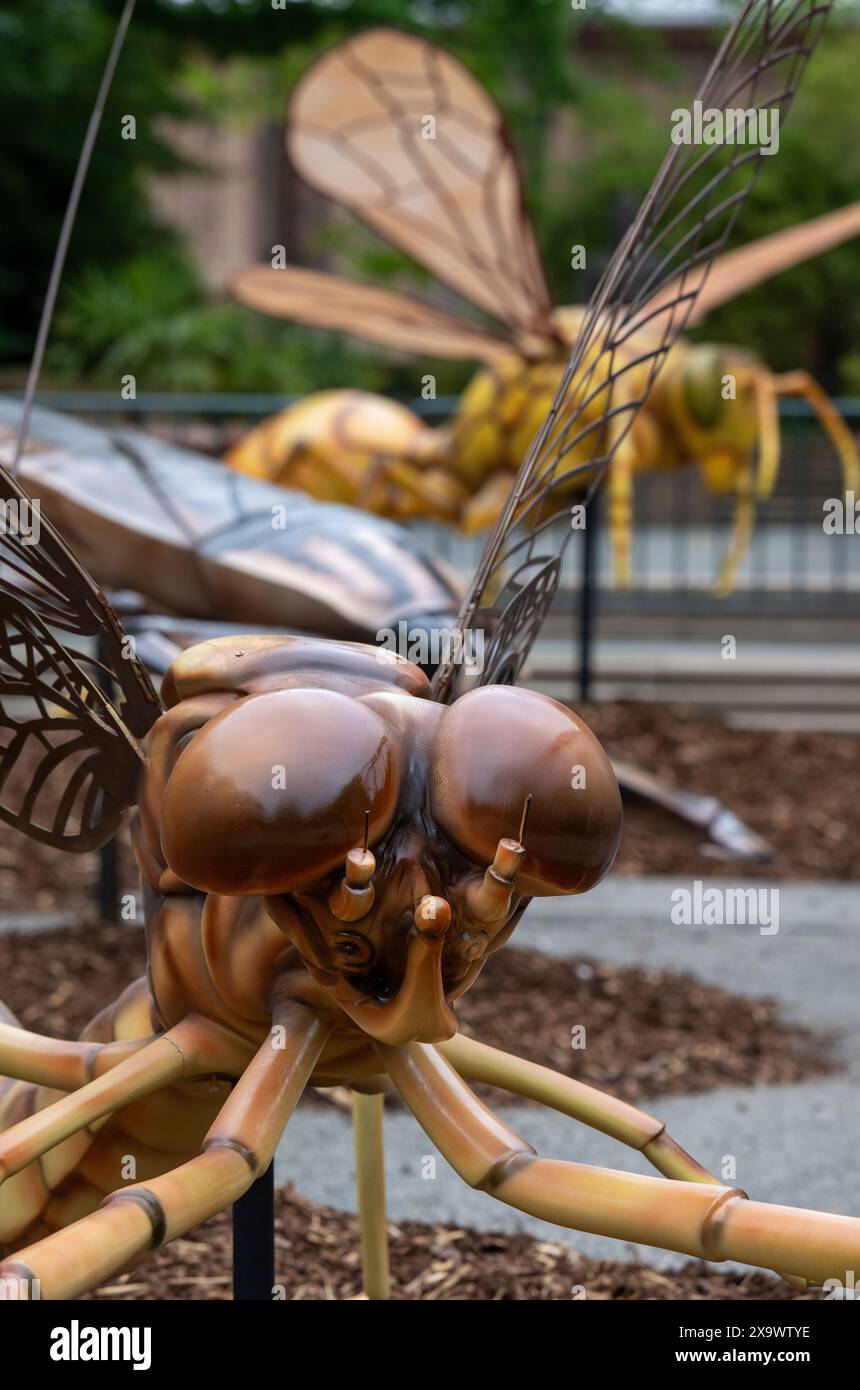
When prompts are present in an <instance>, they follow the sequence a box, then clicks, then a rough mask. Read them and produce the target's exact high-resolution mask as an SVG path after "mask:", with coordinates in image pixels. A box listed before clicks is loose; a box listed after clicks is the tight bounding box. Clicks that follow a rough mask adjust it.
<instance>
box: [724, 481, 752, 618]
mask: <svg viewBox="0 0 860 1390" xmlns="http://www.w3.org/2000/svg"><path fill="white" fill-rule="evenodd" d="M755 515H756V505H755V494H754V491H753V481H752V472H751V470H750V468H749V466H745V467H744V468H743V470H742V471H741V472H740V473H739V475H738V486H737V493H736V495H735V516H734V521H733V522H732V534H731V538H730V540H729V546H728V549H727V551H726V553H725V556H724V557H723V563H722V565H721V566H720V572H719V574H718V575H717V579H716V582H715V584H714V593H715V595H716V596H717V598H725V597H726V595H727V594H730V593H731V591H732V589H733V588H734V585H735V580H736V578H737V573H738V566H739V565H740V562H741V560H742V559H743V557H744V555H745V554H746V551H747V548H748V546H749V543H750V539H751V537H752V533H753V530H754V529H755Z"/></svg>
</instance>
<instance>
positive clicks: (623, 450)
mask: <svg viewBox="0 0 860 1390" xmlns="http://www.w3.org/2000/svg"><path fill="white" fill-rule="evenodd" d="M615 424H616V428H621V425H620V424H619V423H618V422H615ZM634 458H635V453H634V449H633V440H632V435H631V434H627V435H625V436H624V437H623V438H622V439H621V442H620V444H619V445H618V447H617V448H616V450H615V453H614V454H612V456H611V458H610V461H609V477H608V479H607V488H608V492H609V541H610V546H611V549H612V571H613V574H614V577H615V585H616V588H619V589H629V588H630V586H631V584H632V583H633V567H632V562H631V548H632V543H633V464H634Z"/></svg>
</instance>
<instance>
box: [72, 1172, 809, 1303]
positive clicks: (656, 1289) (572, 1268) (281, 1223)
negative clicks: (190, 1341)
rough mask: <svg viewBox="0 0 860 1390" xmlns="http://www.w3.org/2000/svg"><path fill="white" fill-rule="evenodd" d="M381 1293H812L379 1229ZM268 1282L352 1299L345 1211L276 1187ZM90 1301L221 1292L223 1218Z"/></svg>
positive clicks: (698, 1266) (438, 1232) (228, 1284)
mask: <svg viewBox="0 0 860 1390" xmlns="http://www.w3.org/2000/svg"><path fill="white" fill-rule="evenodd" d="M389 1242H390V1252H391V1281H392V1296H393V1298H395V1299H398V1300H409V1299H421V1300H424V1301H429V1300H440V1301H450V1300H469V1301H476V1302H484V1301H487V1302H490V1301H494V1300H495V1301H498V1300H502V1301H506V1302H507V1301H511V1300H529V1301H540V1302H548V1301H557V1300H565V1301H569V1300H571V1299H575V1298H579V1299H581V1298H585V1299H597V1300H600V1301H604V1300H607V1299H618V1300H628V1299H634V1300H637V1301H639V1300H643V1299H645V1300H654V1299H660V1300H664V1299H694V1300H698V1299H708V1300H729V1299H730V1300H735V1301H744V1302H745V1301H748V1300H753V1299H754V1300H756V1301H759V1302H760V1301H769V1300H775V1299H796V1298H803V1299H806V1300H817V1299H819V1298H820V1297H821V1295H820V1294H819V1293H816V1292H811V1293H803V1294H800V1293H797V1292H796V1291H795V1290H793V1289H790V1288H789V1287H788V1286H787V1285H786V1284H784V1283H782V1281H780V1280H778V1279H775V1278H773V1277H771V1276H770V1275H767V1274H723V1273H720V1272H719V1271H718V1270H716V1269H714V1268H712V1267H708V1266H706V1265H704V1264H702V1263H700V1262H698V1261H692V1260H691V1261H689V1262H688V1263H686V1264H684V1265H683V1266H681V1267H680V1268H679V1269H677V1270H672V1271H671V1272H668V1273H667V1272H663V1271H660V1272H658V1271H657V1270H654V1269H650V1268H649V1267H648V1266H647V1265H643V1264H623V1263H620V1262H615V1261H613V1260H587V1259H585V1258H584V1257H582V1256H581V1255H579V1254H577V1252H576V1251H575V1250H574V1249H572V1248H571V1247H569V1246H567V1245H562V1244H560V1243H557V1242H555V1241H546V1240H532V1239H531V1238H530V1237H528V1236H523V1235H497V1234H493V1233H488V1232H479V1231H470V1230H460V1229H456V1228H451V1227H446V1226H428V1225H424V1224H422V1223H420V1222H417V1221H404V1222H401V1223H399V1224H398V1225H396V1226H395V1225H392V1224H389ZM275 1279H276V1281H277V1284H278V1285H279V1286H280V1287H279V1289H278V1294H277V1296H278V1297H279V1298H283V1299H289V1300H299V1299H310V1300H320V1299H326V1300H329V1299H337V1300H341V1299H351V1298H356V1297H359V1296H361V1273H360V1264H359V1246H358V1225H357V1222H356V1220H355V1217H353V1216H349V1215H347V1214H345V1213H344V1212H339V1211H332V1209H331V1208H330V1207H321V1206H317V1205H316V1204H314V1203H312V1202H308V1201H305V1200H304V1199H302V1198H300V1197H298V1196H296V1194H295V1193H294V1192H292V1191H291V1190H290V1189H289V1188H285V1189H282V1190H281V1191H279V1192H278V1193H277V1194H276V1236H275ZM88 1297H93V1298H97V1299H195V1298H205V1299H229V1298H232V1254H231V1222H230V1215H229V1213H227V1212H222V1213H221V1214H220V1215H219V1216H215V1217H213V1218H212V1219H211V1220H210V1221H207V1222H206V1223H205V1225H203V1226H199V1227H198V1228H197V1230H196V1231H191V1232H189V1234H188V1235H187V1236H185V1237H184V1238H183V1239H181V1240H177V1241H174V1242H173V1244H172V1245H170V1246H168V1247H167V1248H166V1249H165V1250H163V1251H160V1252H159V1253H158V1254H157V1255H155V1256H154V1257H153V1259H152V1260H151V1261H149V1262H148V1263H146V1264H144V1265H141V1266H140V1268H138V1269H136V1270H133V1271H132V1272H131V1273H129V1274H126V1275H123V1276H122V1277H121V1278H119V1279H116V1280H114V1281H112V1282H111V1283H108V1284H106V1285H105V1286H104V1287H103V1288H101V1289H99V1290H98V1292H97V1293H95V1294H93V1295H88Z"/></svg>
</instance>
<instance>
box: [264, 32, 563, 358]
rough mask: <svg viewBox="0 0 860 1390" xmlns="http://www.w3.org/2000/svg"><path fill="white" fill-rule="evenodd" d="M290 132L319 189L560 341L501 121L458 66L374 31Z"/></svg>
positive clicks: (521, 322) (506, 313)
mask: <svg viewBox="0 0 860 1390" xmlns="http://www.w3.org/2000/svg"><path fill="white" fill-rule="evenodd" d="M288 123H289V124H288V133H287V149H288V151H289V154H290V157H291V159H292V161H293V164H294V165H295V168H296V170H297V171H298V173H299V174H300V175H301V177H302V178H303V179H304V180H305V182H307V183H308V184H310V186H311V187H312V188H315V189H317V190H318V191H319V192H321V193H324V194H326V195H327V196H328V197H329V198H332V199H333V200H334V201H335V202H338V203H342V204H343V205H345V206H346V207H348V208H350V209H351V210H352V211H353V212H355V213H357V214H358V216H359V217H361V218H362V219H363V221H365V222H366V223H368V224H369V225H370V226H371V227H372V228H373V229H374V231H376V232H379V233H380V234H381V235H382V236H383V237H385V238H386V239H387V240H388V241H390V242H392V243H393V244H394V245H395V246H398V247H400V248H402V249H403V250H404V251H406V252H408V254H409V255H410V256H412V257H413V258H414V259H415V260H416V261H418V262H420V264H421V265H423V266H426V267H427V268H428V269H429V270H432V271H433V273H434V274H435V275H437V276H438V277H439V279H440V280H442V281H443V283H445V284H446V285H449V286H450V287H451V288H452V289H454V290H456V291H457V292H458V293H459V294H461V295H463V296H464V298H466V299H468V300H469V301H470V302H471V303H473V304H476V305H478V306H479V307H480V308H481V309H484V310H486V311H487V312H488V313H490V314H493V315H494V316H495V317H496V318H499V319H501V320H503V321H504V322H505V323H507V324H508V325H509V326H510V327H511V328H513V329H514V330H516V332H517V333H518V334H519V335H520V336H522V337H524V338H535V337H536V338H538V339H540V340H541V341H550V342H554V341H556V339H557V335H556V331H555V329H554V326H553V321H552V303H551V301H550V297H549V290H548V289H547V285H546V280H545V278H544V273H543V269H542V266H541V262H540V257H539V254H538V250H537V245H536V242H535V238H534V232H533V229H532V224H531V220H530V218H529V215H528V212H527V210H526V206H525V200H524V197H523V188H522V179H521V177H520V171H519V168H518V165H517V160H516V156H515V154H514V150H513V147H512V145H511V141H510V139H509V137H508V134H507V132H506V130H505V125H504V121H503V118H502V116H501V113H500V112H499V110H498V108H497V106H496V104H495V102H494V101H493V100H492V98H491V97H490V95H489V93H488V92H487V91H486V90H485V88H484V87H482V86H481V84H480V82H478V81H477V80H476V78H474V77H473V76H472V74H471V73H470V72H469V71H468V69H467V68H465V67H464V66H463V64H462V63H460V62H459V61H458V60H457V59H456V58H453V57H452V56H451V55H450V54H448V53H446V52H445V51H444V50H443V49H440V48H437V47H436V45H435V44H432V43H428V42H427V41H426V40H425V39H421V38H416V37H414V36H412V35H410V34H404V33H400V32H399V31H398V30H396V29H387V28H382V29H372V30H370V31H369V32H368V33H364V34H361V35H359V36H358V37H357V38H354V39H350V40H348V41H347V42H346V43H343V44H340V45H339V46H338V47H336V48H334V49H332V50H330V51H329V52H328V53H326V54H324V55H323V57H322V58H320V59H318V61H317V62H316V63H315V64H314V65H313V67H311V69H310V70H309V71H308V72H307V73H306V75H305V76H304V77H303V78H302V80H301V81H300V82H299V84H298V86H297V87H296V89H295V92H294V93H293V96H292V99H291V101H290V106H289V112H288Z"/></svg>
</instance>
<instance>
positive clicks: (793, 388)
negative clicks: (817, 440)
mask: <svg viewBox="0 0 860 1390" xmlns="http://www.w3.org/2000/svg"><path fill="white" fill-rule="evenodd" d="M774 387H775V390H776V393H777V395H778V396H801V397H802V398H803V400H805V401H807V402H808V404H809V405H810V406H811V407H812V409H813V411H814V412H815V415H816V417H817V418H818V422H819V424H820V425H821V428H822V429H823V430H824V433H825V434H826V435H827V437H828V439H829V440H830V442H831V443H832V445H833V447H834V448H835V450H836V452H837V454H838V456H839V462H840V464H841V465H842V486H843V487H844V489H845V491H846V492H853V493H854V494H855V495H856V494H857V493H860V454H858V452H857V444H856V442H855V440H854V436H853V435H852V433H851V431H850V430H849V428H848V426H847V425H846V423H845V421H844V420H843V419H842V416H841V415H840V414H839V411H838V410H837V409H836V406H835V405H834V404H833V402H832V400H831V399H830V397H829V396H828V395H827V394H826V392H825V391H823V390H822V389H821V387H820V386H819V384H818V382H817V381H816V380H815V378H814V377H811V376H810V375H809V372H802V371H797V372H785V373H784V374H783V375H782V376H777V377H775V378H774Z"/></svg>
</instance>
